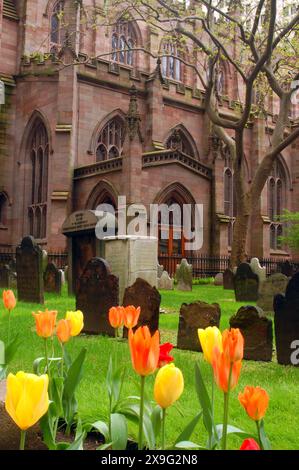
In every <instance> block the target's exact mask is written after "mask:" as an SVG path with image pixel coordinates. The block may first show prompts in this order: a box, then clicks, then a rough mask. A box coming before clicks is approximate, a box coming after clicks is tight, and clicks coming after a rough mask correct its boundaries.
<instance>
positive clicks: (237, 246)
mask: <svg viewBox="0 0 299 470" xmlns="http://www.w3.org/2000/svg"><path fill="white" fill-rule="evenodd" d="M248 224H249V214H248V211H246V212H245V213H243V214H238V215H237V217H236V220H235V224H234V236H233V243H232V252H231V258H230V265H231V268H234V267H235V266H238V265H239V264H240V263H243V262H244V261H246V259H247V254H246V240H247V232H248Z"/></svg>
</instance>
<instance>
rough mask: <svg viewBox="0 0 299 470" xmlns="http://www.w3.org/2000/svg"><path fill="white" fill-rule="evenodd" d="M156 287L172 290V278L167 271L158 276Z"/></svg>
mask: <svg viewBox="0 0 299 470" xmlns="http://www.w3.org/2000/svg"><path fill="white" fill-rule="evenodd" d="M158 289H164V290H173V279H172V278H171V277H170V276H169V274H168V272H167V271H163V273H162V275H161V277H159V278H158Z"/></svg>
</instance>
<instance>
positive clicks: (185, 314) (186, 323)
mask: <svg viewBox="0 0 299 470" xmlns="http://www.w3.org/2000/svg"><path fill="white" fill-rule="evenodd" d="M220 315H221V311H220V307H219V305H218V304H216V303H214V304H208V303H206V302H201V301H200V300H199V301H197V302H193V303H191V304H185V303H184V304H182V306H181V309H180V317H179V328H178V338H177V347H178V348H179V349H188V350H189V351H202V349H201V345H200V341H199V339H198V333H197V330H198V328H203V329H204V328H207V327H208V326H217V327H219V323H220Z"/></svg>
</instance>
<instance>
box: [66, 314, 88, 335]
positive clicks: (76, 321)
mask: <svg viewBox="0 0 299 470" xmlns="http://www.w3.org/2000/svg"><path fill="white" fill-rule="evenodd" d="M65 319H66V320H70V322H71V325H72V327H71V336H78V335H79V334H80V333H81V331H82V329H83V326H84V322H83V313H82V312H81V310H76V312H71V311H69V312H66V315H65Z"/></svg>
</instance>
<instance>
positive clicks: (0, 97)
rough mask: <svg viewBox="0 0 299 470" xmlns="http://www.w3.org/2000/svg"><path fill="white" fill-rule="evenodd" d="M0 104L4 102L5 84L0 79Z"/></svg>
mask: <svg viewBox="0 0 299 470" xmlns="http://www.w3.org/2000/svg"><path fill="white" fill-rule="evenodd" d="M0 104H5V85H4V82H2V80H0Z"/></svg>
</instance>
